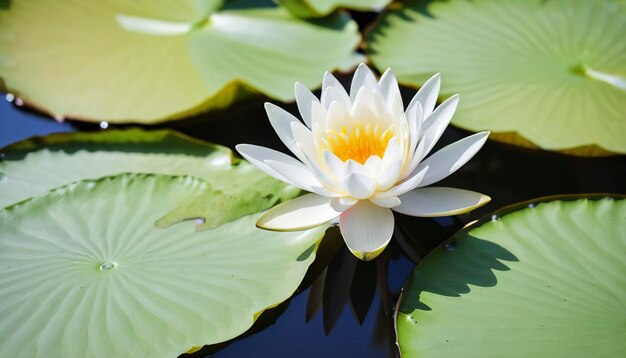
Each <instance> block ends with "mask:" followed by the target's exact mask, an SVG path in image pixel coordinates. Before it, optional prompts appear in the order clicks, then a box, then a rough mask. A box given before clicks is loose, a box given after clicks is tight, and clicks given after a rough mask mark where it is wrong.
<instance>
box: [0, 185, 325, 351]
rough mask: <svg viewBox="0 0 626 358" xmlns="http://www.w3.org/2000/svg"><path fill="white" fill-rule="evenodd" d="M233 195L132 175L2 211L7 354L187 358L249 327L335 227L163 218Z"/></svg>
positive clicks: (284, 294)
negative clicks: (199, 226) (276, 227)
mask: <svg viewBox="0 0 626 358" xmlns="http://www.w3.org/2000/svg"><path fill="white" fill-rule="evenodd" d="M221 195H222V194H221V193H219V192H215V191H213V190H212V189H211V188H210V186H209V185H208V184H207V183H206V182H204V181H203V180H201V179H197V178H192V177H170V176H161V175H146V174H123V175H120V176H116V177H107V178H103V179H100V180H98V181H84V182H79V183H74V184H70V185H68V186H66V187H63V188H60V189H55V190H53V191H51V192H49V193H48V194H46V195H43V196H39V197H36V198H34V199H31V200H29V201H26V202H23V203H20V204H17V205H15V206H12V207H9V208H6V209H4V210H2V211H0V302H1V303H0V356H2V357H44V356H45V357H175V356H177V355H178V354H181V353H184V352H185V351H187V350H189V349H190V348H191V347H194V346H202V345H203V344H210V343H217V342H222V341H225V340H228V339H231V338H233V337H235V336H237V335H239V334H241V333H243V332H244V331H245V330H247V329H248V328H249V327H250V326H251V325H252V323H253V322H254V320H255V319H256V317H257V316H258V314H259V313H260V312H262V311H263V310H265V309H267V308H269V307H271V306H274V305H276V304H278V303H280V302H282V301H284V300H285V299H287V298H288V297H289V296H290V295H291V294H292V293H293V292H294V291H295V289H296V288H297V286H298V284H299V283H300V281H301V280H302V278H303V277H304V274H305V273H306V270H307V268H308V266H309V265H310V264H311V262H312V261H313V259H314V257H315V250H316V248H317V245H318V242H319V240H320V239H321V237H322V236H323V233H324V228H317V229H314V230H309V231H302V232H296V233H275V232H269V231H265V230H261V229H258V228H256V227H255V225H254V223H255V221H256V219H257V216H258V215H252V216H242V217H240V218H237V219H235V220H233V221H231V222H228V223H226V224H224V225H221V226H219V227H217V228H214V229H211V230H205V231H200V232H197V231H196V222H195V221H194V220H191V221H187V222H182V223H177V224H174V225H172V226H168V227H157V226H160V225H155V222H157V223H158V222H159V221H160V218H162V217H163V216H164V215H167V214H168V213H169V212H170V211H172V210H174V209H176V208H177V207H179V206H181V205H186V203H187V202H189V201H193V200H194V198H197V197H204V198H207V199H209V200H210V199H211V198H213V197H218V198H219V197H220V196H221ZM232 204H233V205H236V204H235V203H232ZM225 205H228V203H225ZM215 209H216V210H219V209H220V208H219V207H215Z"/></svg>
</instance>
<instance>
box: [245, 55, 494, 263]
mask: <svg viewBox="0 0 626 358" xmlns="http://www.w3.org/2000/svg"><path fill="white" fill-rule="evenodd" d="M439 86H440V77H439V75H438V74H437V75H435V76H433V77H432V78H431V79H429V80H428V81H427V82H426V83H425V84H424V85H423V86H422V87H421V88H420V90H419V91H418V92H417V94H416V95H415V97H413V99H412V100H411V102H410V103H409V105H408V106H407V108H406V110H404V106H403V104H402V98H401V96H400V89H399V87H398V82H397V81H396V78H395V76H394V75H393V73H392V72H391V71H390V70H387V71H385V73H384V74H383V75H382V77H381V78H380V81H378V82H377V81H376V78H375V77H374V74H373V73H372V72H371V71H370V70H369V68H368V67H367V66H366V65H364V64H361V65H359V67H358V68H357V70H356V72H355V74H354V78H353V79H352V84H351V86H350V94H348V93H347V92H346V90H345V89H344V88H343V86H342V85H341V84H340V83H339V82H338V81H337V79H336V78H335V77H333V76H332V75H331V74H330V73H328V72H326V74H325V75H324V79H323V83H322V94H321V99H318V98H317V97H315V96H314V95H313V94H312V93H311V92H310V91H309V90H308V89H307V88H306V87H305V86H304V85H302V84H300V83H296V101H297V104H298V109H299V111H300V114H301V115H302V119H303V121H304V123H302V122H300V121H299V120H298V119H297V118H296V117H294V116H293V115H291V114H290V113H288V112H287V111H285V110H283V109H281V108H280V107H277V106H275V105H273V104H271V103H266V104H265V109H266V111H267V115H268V117H269V120H270V123H271V124H272V126H273V127H274V130H275V131H276V133H277V134H278V136H279V137H280V139H281V140H282V142H283V143H284V144H285V145H286V146H287V148H288V149H289V150H290V151H291V152H292V153H293V154H294V156H295V158H294V157H292V156H289V155H286V154H283V153H281V152H278V151H275V150H271V149H268V148H264V147H260V146H255V145H249V144H240V145H238V146H237V150H238V151H239V153H241V155H242V156H243V157H244V158H246V159H247V160H248V161H250V162H251V163H252V164H254V165H255V166H256V167H258V168H259V169H261V170H263V171H264V172H265V173H267V174H269V175H271V176H273V177H274V178H277V179H279V180H282V181H284V182H287V183H289V184H292V185H295V186H297V187H299V188H300V189H302V190H305V191H308V192H310V194H306V195H303V196H300V197H298V198H295V199H292V200H290V201H288V202H285V203H282V204H279V205H277V206H275V207H274V208H272V209H270V210H268V211H267V212H266V213H265V214H263V215H262V216H261V217H260V218H259V220H258V222H257V226H259V227H260V228H264V229H269V230H280V231H290V230H304V229H309V228H312V227H316V226H319V225H322V224H325V223H328V222H331V221H333V220H334V221H337V219H338V223H339V228H340V230H341V234H342V236H343V238H344V241H345V242H346V245H347V246H348V248H349V249H350V250H351V251H352V253H354V255H355V256H357V257H358V258H360V259H363V260H371V259H373V258H375V257H376V256H378V254H380V253H381V252H382V250H383V249H384V248H385V247H386V246H387V244H388V243H389V241H390V240H391V236H392V234H393V228H394V218H393V213H392V210H393V211H396V212H398V213H402V214H407V215H412V216H420V217H436V216H448V215H458V214H462V213H466V212H468V211H470V210H472V209H474V208H477V207H479V206H482V205H484V204H486V203H487V202H489V200H491V199H490V198H489V197H488V196H486V195H483V194H480V193H476V192H473V191H468V190H462V189H455V188H447V187H426V186H427V185H431V184H433V183H436V182H438V181H439V180H441V179H443V178H445V177H447V176H448V175H450V174H451V173H453V172H454V171H456V170H457V169H459V168H460V167H461V166H462V165H463V164H465V163H466V162H467V161H468V160H469V159H471V158H472V157H473V156H474V154H476V152H477V151H478V150H479V149H480V148H481V147H482V146H483V144H484V143H485V141H486V140H487V136H488V135H489V132H480V133H476V134H474V135H471V136H469V137H466V138H464V139H461V140H459V141H457V142H455V143H452V144H450V145H448V146H447V147H445V148H443V149H441V150H439V151H437V152H436V153H434V154H432V155H430V156H429V157H428V158H426V156H427V155H428V154H429V153H430V151H431V150H432V149H433V147H434V146H435V143H436V142H437V140H438V139H439V138H440V137H441V135H442V133H443V131H444V130H445V129H446V127H447V126H448V123H450V120H451V119H452V115H453V114H454V111H455V109H456V107H457V104H458V102H459V96H458V95H454V96H452V97H450V98H448V99H447V100H446V101H445V102H443V103H442V104H441V105H439V106H438V107H437V108H435V104H436V101H437V96H438V94H439ZM424 158H426V159H424Z"/></svg>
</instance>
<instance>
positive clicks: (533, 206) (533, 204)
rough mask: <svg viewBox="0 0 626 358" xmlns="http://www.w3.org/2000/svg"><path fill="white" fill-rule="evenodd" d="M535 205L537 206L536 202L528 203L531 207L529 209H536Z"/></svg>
mask: <svg viewBox="0 0 626 358" xmlns="http://www.w3.org/2000/svg"><path fill="white" fill-rule="evenodd" d="M535 206H537V205H536V204H535V203H530V204H528V208H529V209H534V208H535Z"/></svg>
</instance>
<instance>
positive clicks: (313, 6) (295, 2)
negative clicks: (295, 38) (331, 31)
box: [275, 0, 391, 18]
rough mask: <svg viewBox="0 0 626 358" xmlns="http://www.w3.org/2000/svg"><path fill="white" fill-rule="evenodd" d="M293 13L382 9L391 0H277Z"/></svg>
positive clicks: (309, 14) (317, 14)
mask: <svg viewBox="0 0 626 358" xmlns="http://www.w3.org/2000/svg"><path fill="white" fill-rule="evenodd" d="M275 1H276V2H277V3H279V4H280V5H282V6H284V7H286V8H287V9H288V10H289V11H290V12H291V13H292V14H294V15H296V16H298V17H303V18H310V17H323V16H327V15H328V14H330V13H332V12H333V11H335V10H337V9H338V8H348V9H354V10H359V11H382V9H384V8H385V6H387V5H389V3H390V2H391V0H275Z"/></svg>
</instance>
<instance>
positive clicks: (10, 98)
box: [4, 93, 15, 103]
mask: <svg viewBox="0 0 626 358" xmlns="http://www.w3.org/2000/svg"><path fill="white" fill-rule="evenodd" d="M4 98H5V99H6V100H7V102H9V103H11V102H13V100H14V99H15V95H14V94H13V93H7V94H6V95H5V96H4Z"/></svg>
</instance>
